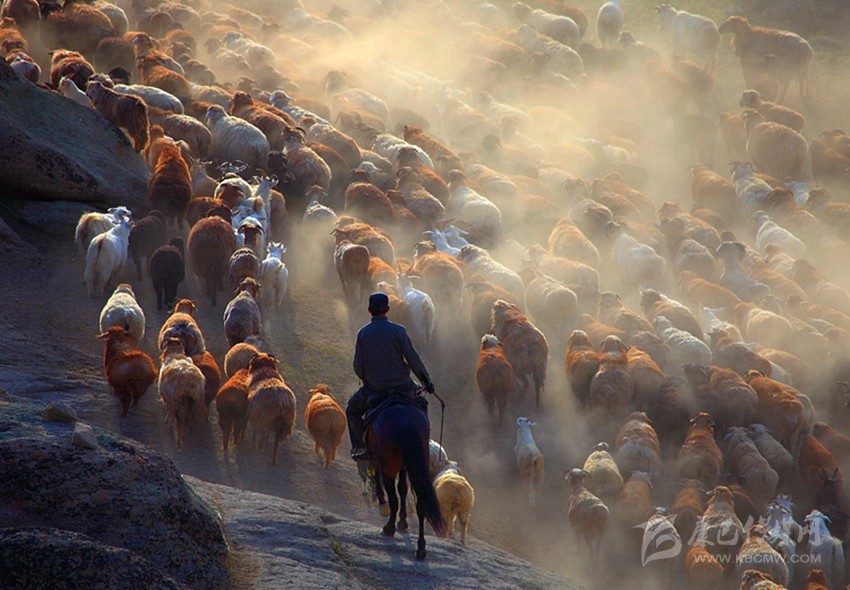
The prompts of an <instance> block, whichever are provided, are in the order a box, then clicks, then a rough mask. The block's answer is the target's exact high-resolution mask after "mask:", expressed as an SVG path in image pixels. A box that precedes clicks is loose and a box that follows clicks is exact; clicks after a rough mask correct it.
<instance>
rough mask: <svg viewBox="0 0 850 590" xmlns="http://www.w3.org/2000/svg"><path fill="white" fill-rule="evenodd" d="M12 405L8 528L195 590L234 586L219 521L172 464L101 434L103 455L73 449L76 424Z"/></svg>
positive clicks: (3, 495) (4, 418) (1, 486)
mask: <svg viewBox="0 0 850 590" xmlns="http://www.w3.org/2000/svg"><path fill="white" fill-rule="evenodd" d="M12 399H13V403H9V404H0V527H8V526H17V527H39V526H50V527H55V528H59V529H63V530H67V531H72V532H76V533H80V534H83V535H86V536H87V537H89V538H91V539H92V540H93V541H96V542H98V543H102V544H104V545H110V546H112V547H118V548H122V549H126V550H129V551H132V552H134V553H136V554H137V555H139V556H141V557H142V558H144V559H145V560H147V562H149V563H150V564H151V566H152V567H155V568H157V569H158V570H160V571H161V572H162V575H163V576H170V577H172V578H174V579H175V580H177V581H178V582H180V583H181V584H185V585H186V586H189V587H190V588H198V589H204V590H208V589H209V590H214V589H227V588H230V579H229V576H228V573H227V569H226V568H227V566H226V558H227V544H226V542H225V539H224V534H223V532H222V529H221V521H220V518H219V516H218V514H217V513H216V512H215V511H214V510H213V509H212V508H210V507H209V505H207V504H206V503H205V502H204V501H202V500H201V499H199V498H198V496H197V495H196V494H195V493H194V492H193V491H192V489H191V488H190V487H189V486H188V485H187V484H186V482H185V481H184V480H183V478H182V477H181V476H180V473H179V472H178V471H177V469H176V468H175V467H174V464H173V463H172V462H171V460H169V459H167V458H164V457H162V456H161V455H160V454H159V453H157V452H156V451H154V450H153V449H150V448H149V447H146V446H144V445H142V444H140V443H137V442H134V441H131V440H128V439H125V438H122V437H120V436H117V435H114V434H111V433H108V432H105V431H103V430H100V429H94V432H95V433H96V434H97V439H98V440H99V442H100V451H99V452H97V453H92V452H90V451H88V450H85V449H81V448H79V447H76V446H73V445H69V444H68V439H67V437H68V431H69V429H68V427H67V426H66V425H64V424H57V423H54V422H45V421H43V420H41V419H40V417H39V412H40V410H41V405H40V404H38V403H35V402H32V401H29V400H26V399H24V398H20V397H13V398H12ZM57 466H61V468H57ZM0 563H2V560H0ZM4 569H5V568H4V567H3V566H0V570H4ZM4 573H5V571H4ZM75 575H77V574H76V573H75V572H74V570H71V569H69V570H68V576H69V579H71V577H73V576H75ZM0 577H2V576H0ZM0 586H3V587H6V586H4V585H3V584H2V583H0ZM13 587H14V586H13ZM50 587H58V586H50ZM111 587H122V586H120V585H119V586H111Z"/></svg>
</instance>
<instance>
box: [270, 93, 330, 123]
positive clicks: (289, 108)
mask: <svg viewBox="0 0 850 590" xmlns="http://www.w3.org/2000/svg"><path fill="white" fill-rule="evenodd" d="M269 102H270V103H271V105H272V106H273V107H275V108H278V109H280V110H282V111H283V112H284V113H286V114H287V115H289V116H290V117H292V118H293V119H295V122H296V123H298V124H300V123H301V119H303V118H304V117H310V118H311V119H313V120H315V121H316V123H319V124H320V125H330V123H329V122H328V120H327V119H323V118H322V117H320V116H319V115H317V114H316V113H314V112H312V111H308V110H306V109H302V108H301V107H299V106H296V105H294V104H292V97H291V96H289V95H288V94H287V93H286V92H285V91H284V90H282V89H281V90H275V91H274V92H272V93H271V96H269Z"/></svg>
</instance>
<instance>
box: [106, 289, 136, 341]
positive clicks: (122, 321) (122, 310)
mask: <svg viewBox="0 0 850 590" xmlns="http://www.w3.org/2000/svg"><path fill="white" fill-rule="evenodd" d="M112 326H121V327H122V328H124V329H125V330H126V331H128V332H129V333H130V338H131V339H132V340H133V343H134V344H136V345H138V344H139V342H140V341H141V339H142V338H144V336H145V312H144V311H142V308H141V306H140V305H139V304H138V302H137V301H136V294H135V293H133V287H131V286H130V285H128V284H127V283H121V284H120V285H118V286H117V287H116V288H115V291H114V292H113V293H112V296H111V297H110V298H109V299H107V301H106V305H104V306H103V309H102V310H101V312H100V332H101V334H102V333H104V332H106V331H107V330H108V329H109V328H111V327H112Z"/></svg>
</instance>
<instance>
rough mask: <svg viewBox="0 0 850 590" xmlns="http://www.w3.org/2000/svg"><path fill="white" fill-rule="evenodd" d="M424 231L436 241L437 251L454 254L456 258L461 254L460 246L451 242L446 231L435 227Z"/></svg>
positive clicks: (424, 233)
mask: <svg viewBox="0 0 850 590" xmlns="http://www.w3.org/2000/svg"><path fill="white" fill-rule="evenodd" d="M422 233H423V235H424V236H425V237H426V238H428V239H429V240H431V241H432V242H434V246H435V247H436V248H437V251H439V252H442V253H443V254H448V255H449V256H454V257H455V258H457V257H458V255H459V254H460V248H456V247H454V246H452V245H451V244H450V243H449V241H448V239H447V236H446V234H445V232H443V231H441V230H439V229H436V228H435V229H431V230H428V231H425V232H422Z"/></svg>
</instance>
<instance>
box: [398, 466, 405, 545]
mask: <svg viewBox="0 0 850 590" xmlns="http://www.w3.org/2000/svg"><path fill="white" fill-rule="evenodd" d="M398 497H399V509H398V510H399V512H398V527H397V529H398V530H399V531H401V532H405V531H406V530H407V471H406V470H404V469H402V470H401V471H400V472H399V474H398Z"/></svg>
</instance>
